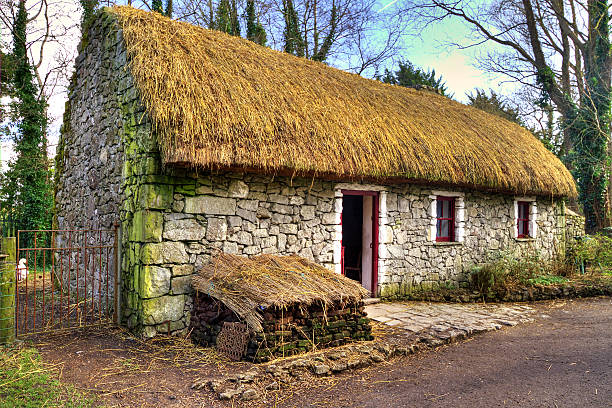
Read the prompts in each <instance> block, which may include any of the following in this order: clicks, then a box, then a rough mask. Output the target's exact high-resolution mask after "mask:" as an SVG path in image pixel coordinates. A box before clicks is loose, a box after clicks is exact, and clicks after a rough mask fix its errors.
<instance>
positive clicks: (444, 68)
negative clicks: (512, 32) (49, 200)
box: [2, 0, 513, 168]
mask: <svg viewBox="0 0 612 408" xmlns="http://www.w3.org/2000/svg"><path fill="white" fill-rule="evenodd" d="M394 1H395V0H381V6H384V5H387V4H389V3H393V2H394ZM62 8H63V10H64V11H65V14H64V15H65V16H66V17H64V18H66V19H67V20H66V23H70V22H74V21H77V22H78V21H79V20H80V13H79V11H78V2H77V1H76V0H66V1H65V2H63V3H62ZM418 34H419V35H418V36H410V37H408V38H406V40H405V43H404V44H403V45H404V52H403V54H402V56H401V58H402V59H405V60H408V61H410V62H412V63H413V64H414V65H415V66H417V67H421V68H425V69H435V71H436V74H437V75H438V76H440V75H441V76H442V78H443V80H444V81H445V82H446V86H447V88H448V90H449V93H450V94H453V95H454V98H455V99H456V100H458V101H461V102H466V100H467V98H466V97H465V94H466V92H469V91H472V90H473V89H474V88H476V87H478V88H483V89H489V88H491V89H493V90H495V91H496V92H498V93H500V94H510V93H511V92H512V91H513V89H512V87H511V85H510V84H508V83H502V81H501V78H499V77H492V76H491V75H489V74H487V73H485V72H483V71H481V70H479V69H477V68H476V67H475V66H474V61H475V56H476V55H477V53H478V52H482V50H483V48H484V47H486V46H487V45H486V44H485V45H484V46H480V47H479V48H468V49H458V48H457V47H455V46H449V42H450V41H452V42H454V43H460V44H469V39H468V35H469V31H468V28H467V27H466V26H464V25H463V24H462V23H461V22H459V21H444V22H443V23H440V24H437V25H435V26H430V27H428V28H427V29H426V30H425V31H423V32H421V33H418ZM79 39H80V32H79V31H78V30H73V31H72V32H71V35H70V36H68V37H67V38H66V40H65V48H66V49H67V50H68V52H72V53H74V55H76V47H77V45H78V42H79ZM47 51H48V52H47V55H48V56H52V55H54V53H55V52H58V51H59V49H58V48H57V47H54V46H53V45H52V46H51V47H50V49H49V50H47ZM48 63H49V61H45V63H44V64H43V66H46V65H47V64H48ZM66 99H67V93H66V91H65V89H63V88H59V89H58V92H56V94H55V95H53V96H52V97H51V98H50V99H49V110H48V112H49V115H50V119H51V120H50V126H49V155H50V156H51V157H53V156H55V146H56V144H57V140H58V137H59V129H60V126H61V120H62V115H63V112H64V105H65V102H66ZM11 156H12V149H11V144H10V143H8V142H2V164H3V166H2V167H3V168H4V167H5V165H6V163H7V159H9V158H10V157H11Z"/></svg>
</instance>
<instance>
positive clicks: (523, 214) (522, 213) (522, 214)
mask: <svg viewBox="0 0 612 408" xmlns="http://www.w3.org/2000/svg"><path fill="white" fill-rule="evenodd" d="M519 218H523V219H527V218H529V204H528V203H520V205H519Z"/></svg>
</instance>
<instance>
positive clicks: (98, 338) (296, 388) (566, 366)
mask: <svg viewBox="0 0 612 408" xmlns="http://www.w3.org/2000/svg"><path fill="white" fill-rule="evenodd" d="M533 305H534V304H532V306H533ZM535 307H536V308H537V310H538V313H537V315H536V319H535V321H534V322H533V323H528V324H522V325H519V326H516V327H513V328H508V329H504V330H501V331H498V332H491V333H487V334H484V335H479V336H477V337H475V338H472V339H470V340H467V341H464V342H461V343H457V344H453V345H450V346H444V347H441V348H439V349H437V350H434V351H428V352H422V353H418V354H415V355H411V356H408V357H403V358H397V359H395V360H392V361H391V362H389V363H383V364H379V365H377V366H374V367H371V368H368V369H361V370H356V371H353V372H346V373H344V374H342V375H338V376H332V377H324V378H319V379H313V378H305V379H303V380H302V381H301V382H296V383H295V384H294V385H293V386H291V387H290V388H289V389H282V390H280V391H268V392H265V391H263V395H262V398H261V399H259V400H257V401H251V402H244V403H237V402H236V403H230V402H221V401H218V400H217V398H216V395H214V394H213V393H212V392H211V391H209V390H207V389H202V390H193V389H191V385H192V384H193V383H194V382H197V381H198V380H201V379H214V378H219V377H221V376H222V375H224V374H228V373H234V372H243V371H245V370H246V369H247V368H248V367H250V366H251V365H249V364H247V363H234V362H230V361H228V360H227V359H225V358H224V357H223V356H219V355H217V354H216V353H215V352H214V351H213V350H211V349H202V348H196V347H194V346H192V345H191V343H189V342H187V341H181V340H180V339H173V340H168V339H164V338H160V339H155V340H154V341H148V342H143V341H140V340H138V339H136V338H134V337H132V336H131V335H130V334H129V333H127V332H125V331H123V330H120V329H109V328H104V329H89V330H83V331H80V332H77V333H75V332H71V333H67V334H63V335H53V336H49V335H47V336H45V337H44V338H43V337H39V338H34V339H32V340H33V342H34V343H35V345H36V347H37V348H38V349H39V350H40V352H41V354H42V355H43V358H44V359H45V361H47V362H50V363H59V364H61V367H62V372H61V377H62V378H61V379H62V381H64V382H67V383H72V384H75V385H76V386H77V387H78V388H79V389H81V390H86V391H89V392H90V393H91V394H92V395H95V396H97V398H98V401H99V405H100V406H108V407H127V406H129V407H217V406H218V407H227V406H246V407H258V406H261V407H270V406H277V407H320V406H328V407H437V406H450V405H452V406H454V407H463V406H465V407H470V408H473V407H493V406H530V407H539V406H546V407H567V406H579V405H584V406H589V407H612V313H611V312H612V301H611V300H610V298H601V299H593V300H578V301H562V302H547V303H538V304H535Z"/></svg>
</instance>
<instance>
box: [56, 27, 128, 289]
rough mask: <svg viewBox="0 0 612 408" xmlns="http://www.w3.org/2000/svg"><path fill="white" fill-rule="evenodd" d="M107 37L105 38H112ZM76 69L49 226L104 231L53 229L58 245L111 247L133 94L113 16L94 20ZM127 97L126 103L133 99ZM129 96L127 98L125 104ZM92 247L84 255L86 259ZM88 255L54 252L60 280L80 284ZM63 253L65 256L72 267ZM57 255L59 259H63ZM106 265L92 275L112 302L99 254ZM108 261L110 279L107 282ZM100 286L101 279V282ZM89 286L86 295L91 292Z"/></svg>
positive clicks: (112, 264) (110, 284)
mask: <svg viewBox="0 0 612 408" xmlns="http://www.w3.org/2000/svg"><path fill="white" fill-rule="evenodd" d="M109 33H110V34H109ZM79 47H80V53H79V55H78V57H77V59H76V61H75V72H74V76H73V78H72V81H71V84H70V88H69V99H68V101H67V102H66V110H65V114H64V122H63V126H62V131H61V136H60V140H59V143H58V148H57V154H56V173H57V174H56V185H55V214H54V220H53V223H54V228H55V229H59V230H81V231H82V230H105V231H104V232H99V233H98V232H96V233H92V232H91V231H88V232H65V233H63V232H57V233H54V235H53V236H54V239H55V243H56V245H57V246H58V247H60V248H62V247H67V246H71V247H82V246H83V245H85V244H87V245H90V246H92V245H95V246H98V245H106V246H113V245H114V243H115V233H114V230H115V225H116V224H117V225H118V223H119V220H120V216H119V212H120V208H121V205H122V194H121V190H122V183H123V176H122V167H123V155H124V146H123V143H122V137H121V134H122V132H123V129H124V128H126V127H127V126H129V124H128V123H126V119H127V118H128V115H126V112H128V111H130V110H131V109H132V108H131V106H132V105H134V104H135V102H134V101H135V100H136V95H135V94H134V93H133V92H132V93H131V94H130V92H128V86H127V83H128V82H129V72H127V71H126V70H125V69H124V67H125V65H126V53H125V49H124V48H123V43H122V38H121V33H120V32H119V31H117V30H116V28H115V25H114V22H113V21H112V20H111V19H108V18H107V19H97V20H95V21H94V23H93V24H92V26H91V27H90V29H89V31H88V35H87V37H86V38H84V40H83V41H82V42H81V44H80V46H79ZM130 98H131V99H130ZM128 99H129V100H128ZM91 252H92V250H91V249H90V250H89V251H88V253H90V255H91ZM84 253H85V251H76V250H71V251H69V252H58V253H56V256H57V257H58V259H57V262H60V261H61V262H62V268H59V269H60V270H62V271H63V274H64V277H63V278H64V280H68V279H70V281H71V282H70V283H71V285H72V286H74V285H75V284H76V282H75V278H74V277H75V276H76V272H75V271H76V269H77V268H78V269H80V272H79V274H80V275H79V276H80V281H79V285H80V286H81V287H84V283H85V282H84V281H83V280H84V278H85V277H84V275H85V273H84V270H83V268H84V263H85V262H87V260H86V259H84V257H83V255H84ZM66 254H70V262H69V261H68V257H67V256H65V255H66ZM60 255H61V257H60ZM104 256H105V257H106V256H108V257H109V259H108V261H106V260H105V267H104V268H103V269H102V270H101V271H99V270H97V269H96V270H94V271H93V273H94V276H95V281H93V282H94V286H95V287H97V288H98V289H97V290H98V291H100V288H101V287H106V286H107V283H108V288H109V291H110V293H109V297H110V298H111V299H112V298H113V296H114V295H113V293H112V292H113V289H114V275H115V271H114V267H115V262H114V259H113V258H114V257H115V256H116V254H115V253H114V251H112V250H110V249H109V250H104ZM106 262H108V276H109V282H106ZM100 281H103V282H102V283H101V282H100ZM91 284H92V281H91V280H90V281H89V282H87V292H88V294H91V293H92V288H91Z"/></svg>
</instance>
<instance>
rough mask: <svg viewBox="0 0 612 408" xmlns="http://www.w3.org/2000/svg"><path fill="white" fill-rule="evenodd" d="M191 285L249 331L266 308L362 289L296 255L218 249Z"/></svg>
mask: <svg viewBox="0 0 612 408" xmlns="http://www.w3.org/2000/svg"><path fill="white" fill-rule="evenodd" d="M192 285H193V288H194V289H195V290H197V291H199V292H201V293H204V294H207V295H209V296H211V297H213V298H215V299H217V300H219V301H221V302H223V303H224V304H225V305H226V306H227V307H228V308H230V309H231V310H232V311H233V312H234V313H236V314H237V315H238V316H239V317H240V318H241V319H243V320H244V321H245V322H246V323H247V324H248V326H249V327H250V328H251V329H253V330H255V331H261V330H262V326H261V322H262V321H263V315H262V312H263V311H264V310H265V309H267V308H269V307H277V308H287V307H290V306H299V307H307V306H310V305H312V304H314V303H316V304H318V305H321V306H322V307H324V308H327V307H328V306H331V305H333V304H335V305H336V306H343V305H346V304H351V303H355V302H358V301H360V300H361V299H362V298H363V297H364V296H365V295H367V293H368V292H367V290H365V289H364V288H363V287H362V286H361V285H360V284H359V283H358V282H356V281H354V280H351V279H349V278H346V277H344V276H342V275H338V274H336V273H333V272H332V271H330V270H328V269H325V268H324V267H322V266H320V265H318V264H316V263H314V262H310V261H308V260H306V259H304V258H301V257H299V256H297V255H292V256H275V255H259V256H256V257H253V258H245V257H241V256H237V255H229V254H225V253H221V254H219V255H218V256H217V257H216V258H215V259H214V260H213V261H212V262H211V263H209V264H207V265H205V266H204V267H202V269H200V270H199V271H198V273H197V274H196V275H194V276H193V278H192Z"/></svg>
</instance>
